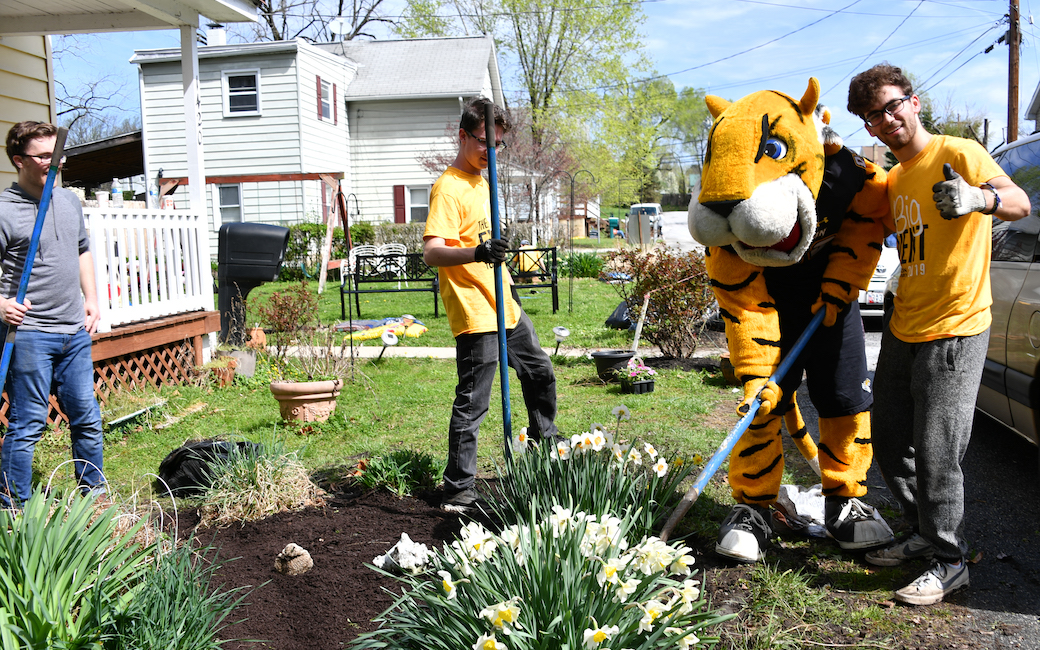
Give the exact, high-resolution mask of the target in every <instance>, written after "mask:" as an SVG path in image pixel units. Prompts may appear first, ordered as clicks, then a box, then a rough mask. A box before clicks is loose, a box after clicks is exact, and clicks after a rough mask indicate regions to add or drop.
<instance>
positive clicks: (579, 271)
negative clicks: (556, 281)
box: [560, 253, 603, 278]
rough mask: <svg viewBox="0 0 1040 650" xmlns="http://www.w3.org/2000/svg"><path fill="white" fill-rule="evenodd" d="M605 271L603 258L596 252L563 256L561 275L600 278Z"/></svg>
mask: <svg viewBox="0 0 1040 650" xmlns="http://www.w3.org/2000/svg"><path fill="white" fill-rule="evenodd" d="M602 272H603V258H601V257H600V256H599V255H597V254H595V253H571V254H569V255H564V256H563V261H562V263H561V264H560V277H568V278H570V277H574V278H598V277H599V274H600V273H602Z"/></svg>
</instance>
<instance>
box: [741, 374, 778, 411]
mask: <svg viewBox="0 0 1040 650" xmlns="http://www.w3.org/2000/svg"><path fill="white" fill-rule="evenodd" d="M782 395H783V392H782V391H781V390H780V387H779V386H777V385H776V382H775V381H769V379H768V378H766V377H759V378H757V379H749V380H747V381H745V382H744V399H743V401H741V402H740V404H738V405H737V413H738V414H739V415H741V416H744V415H747V413H748V411H750V410H751V403H752V402H754V401H755V398H756V397H757V398H759V399H760V400H762V403H761V404H760V405H759V407H758V413H756V414H755V417H762V416H764V415H769V414H770V412H772V410H773V409H774V408H776V405H777V404H779V403H780V398H781V397H782Z"/></svg>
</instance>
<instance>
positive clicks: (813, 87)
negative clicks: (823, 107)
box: [798, 77, 820, 115]
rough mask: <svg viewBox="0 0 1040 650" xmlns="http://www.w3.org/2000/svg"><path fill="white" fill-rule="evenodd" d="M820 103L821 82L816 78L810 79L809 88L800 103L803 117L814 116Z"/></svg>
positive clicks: (799, 107) (799, 106)
mask: <svg viewBox="0 0 1040 650" xmlns="http://www.w3.org/2000/svg"><path fill="white" fill-rule="evenodd" d="M819 101H820V81H819V80H818V79H817V78H816V77H809V87H808V88H806V89H805V94H804V95H802V100H801V101H800V102H798V109H799V110H800V111H801V112H802V115H812V113H813V111H814V110H816V104H817V103H818V102H819Z"/></svg>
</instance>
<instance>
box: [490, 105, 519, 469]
mask: <svg viewBox="0 0 1040 650" xmlns="http://www.w3.org/2000/svg"><path fill="white" fill-rule="evenodd" d="M496 136H497V134H496V133H495V106H494V104H492V103H490V102H488V103H487V104H486V105H485V106H484V137H485V138H487V151H488V183H489V184H490V185H491V237H492V238H493V239H501V238H502V226H501V224H500V223H499V218H498V172H497V170H496V169H495V140H496ZM495 313H496V314H497V315H498V376H499V380H500V381H501V383H502V425H503V429H504V432H503V435H504V439H505V456H506V460H507V461H508V460H510V459H512V457H513V451H512V447H513V412H512V409H511V408H510V406H509V357H508V353H507V352H506V309H505V294H504V293H503V291H502V265H501V264H495Z"/></svg>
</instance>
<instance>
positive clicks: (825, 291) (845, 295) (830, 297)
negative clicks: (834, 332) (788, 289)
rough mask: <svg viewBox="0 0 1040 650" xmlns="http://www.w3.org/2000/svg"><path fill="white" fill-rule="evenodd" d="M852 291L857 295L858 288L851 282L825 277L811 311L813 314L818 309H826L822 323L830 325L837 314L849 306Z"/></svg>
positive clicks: (836, 318) (836, 317)
mask: <svg viewBox="0 0 1040 650" xmlns="http://www.w3.org/2000/svg"><path fill="white" fill-rule="evenodd" d="M853 293H855V295H856V297H859V289H857V288H855V287H853V286H852V285H851V284H848V283H847V282H838V281H836V280H830V281H828V280H826V279H825V280H824V284H823V287H822V288H821V289H820V297H819V298H817V299H816V302H815V303H813V306H812V313H814V314H815V313H816V312H818V311H820V309H826V310H827V314H826V315H825V316H824V317H823V325H824V327H831V326H832V325H834V323H836V322H838V314H840V313H842V312H843V311H845V310H846V309H848V308H849V303H850V302H852V294H853Z"/></svg>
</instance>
